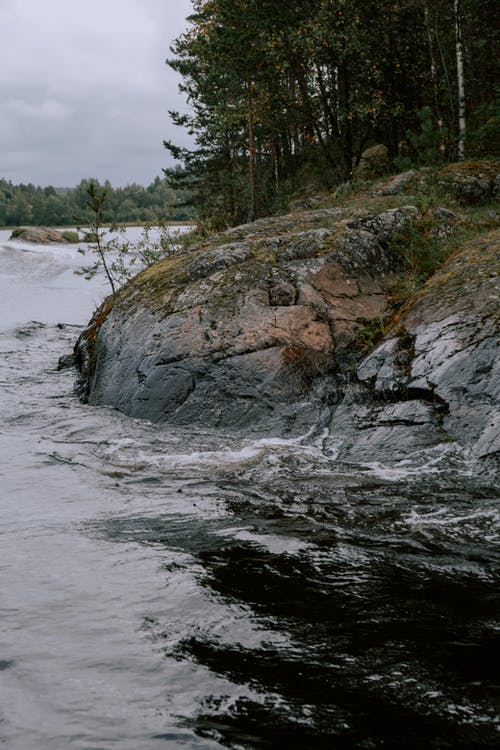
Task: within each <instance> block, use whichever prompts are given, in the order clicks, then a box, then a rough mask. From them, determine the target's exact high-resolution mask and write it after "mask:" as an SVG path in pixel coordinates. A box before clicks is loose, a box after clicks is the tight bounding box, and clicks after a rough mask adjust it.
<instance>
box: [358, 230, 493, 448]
mask: <svg viewBox="0 0 500 750" xmlns="http://www.w3.org/2000/svg"><path fill="white" fill-rule="evenodd" d="M499 260H500V239H499V237H498V233H497V232H495V233H491V234H489V235H486V236H483V237H482V238H480V239H477V240H475V241H472V242H470V243H468V244H467V245H466V246H465V247H464V248H462V249H461V251H459V252H457V253H456V254H454V255H453V256H452V257H451V258H450V259H449V260H448V261H447V263H445V265H444V266H443V268H442V269H441V270H440V271H439V273H437V274H436V275H435V276H433V277H432V278H431V279H430V280H429V281H428V282H427V284H426V285H425V286H424V288H423V290H422V292H421V294H420V296H419V298H418V299H417V300H416V301H415V302H414V303H413V304H412V305H411V306H410V307H409V309H408V310H407V311H406V314H405V315H404V316H403V317H402V319H401V322H400V324H399V326H398V327H397V328H396V330H395V332H394V333H393V334H392V335H390V336H388V337H387V338H386V339H385V340H384V342H383V343H382V344H381V345H380V346H379V347H377V348H376V349H375V351H374V352H373V353H371V354H370V355H369V356H368V357H366V358H365V359H364V360H363V361H362V362H361V363H360V365H359V366H358V369H357V376H358V379H359V380H360V381H361V382H362V383H365V384H367V385H368V386H369V388H370V390H371V392H372V393H373V395H374V396H375V399H376V398H377V397H378V398H379V399H380V401H381V403H380V404H379V405H378V406H375V407H374V406H372V407H371V408H370V409H369V412H368V413H367V414H366V415H365V424H364V425H363V426H364V428H365V431H364V434H363V435H356V434H355V433H353V435H352V442H351V443H350V444H349V445H348V441H346V443H345V444H344V445H343V452H344V454H345V455H354V454H356V455H359V454H360V453H363V452H364V453H366V454H367V455H370V456H371V457H373V456H377V455H379V456H380V454H381V451H383V446H384V445H393V446H395V447H396V448H398V449H399V451H400V452H401V451H404V450H412V449H414V448H415V447H424V446H425V445H426V444H433V443H435V442H439V440H443V439H445V440H447V441H454V442H457V443H458V444H460V445H462V446H469V448H470V452H471V454H472V455H474V456H476V457H483V456H487V455H492V454H494V453H496V452H498V451H499V450H500V412H499V407H500V359H499V357H498V354H499V352H498V334H499V309H498V304H499V292H500V285H499V278H498V271H499V270H500V268H499ZM367 427H371V428H372V429H371V430H369V429H366V428H367ZM402 428H404V429H403V430H402ZM400 432H403V433H404V440H402V441H400V440H399V438H398V433H400Z"/></svg>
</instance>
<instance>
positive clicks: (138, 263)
mask: <svg viewBox="0 0 500 750" xmlns="http://www.w3.org/2000/svg"><path fill="white" fill-rule="evenodd" d="M107 200H108V192H107V190H106V189H100V188H99V187H98V185H97V184H95V183H93V182H90V183H89V185H88V187H87V208H88V209H89V211H91V213H92V216H93V219H92V221H91V222H90V224H89V226H87V227H85V228H84V229H83V233H84V237H85V241H86V242H88V243H89V245H88V247H87V251H88V252H91V253H93V254H94V255H97V259H96V260H95V261H94V262H93V263H91V264H90V265H87V266H83V267H82V268H81V271H80V273H81V274H83V275H84V276H85V278H86V279H91V278H93V276H95V274H96V273H97V272H98V271H99V269H100V268H101V267H102V268H103V270H104V273H105V274H106V278H107V280H108V282H109V285H110V287H111V292H112V294H115V293H116V291H117V288H118V286H120V285H122V284H123V283H124V282H125V281H127V280H128V279H130V278H131V277H132V276H134V275H135V274H136V273H137V272H138V271H140V270H142V269H143V268H146V267H148V266H150V265H152V264H153V263H157V262H158V261H159V260H161V259H162V258H165V257H167V256H169V255H171V254H172V253H174V252H175V251H176V249H177V242H178V238H179V233H178V231H177V232H175V230H174V231H171V230H170V229H169V227H168V226H166V225H165V224H160V225H158V226H151V225H146V226H144V227H143V229H142V232H141V235H140V237H139V239H138V240H136V241H135V242H131V241H130V240H128V239H127V237H126V229H124V228H123V227H121V226H120V225H117V224H112V225H111V226H110V227H109V228H103V216H104V214H105V209H106V202H107ZM65 234H76V233H71V232H69V233H65ZM76 236H77V237H78V234H76ZM87 251H86V250H81V252H82V253H83V254H85V252H87Z"/></svg>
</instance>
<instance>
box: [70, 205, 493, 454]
mask: <svg viewBox="0 0 500 750" xmlns="http://www.w3.org/2000/svg"><path fill="white" fill-rule="evenodd" d="M435 214H436V220H438V219H439V217H440V214H439V210H438V212H435ZM416 216H418V212H417V209H416V208H415V207H413V206H404V207H399V208H395V209H391V210H387V211H384V212H382V213H379V214H376V215H366V214H365V215H364V214H363V212H362V211H356V210H355V209H352V208H351V209H350V211H349V212H346V211H345V210H344V209H323V210H321V211H320V210H317V211H310V212H304V213H303V214H294V215H293V216H291V215H287V216H282V217H277V218H274V219H266V220H261V221H257V222H254V223H253V224H251V225H248V226H246V227H238V228H236V229H233V230H228V231H227V232H225V233H223V234H222V235H219V236H218V237H217V238H216V239H215V240H214V241H212V242H211V243H207V244H206V245H199V246H197V247H195V248H193V249H192V250H190V251H185V252H183V253H180V254H178V255H175V256H173V257H170V258H168V259H166V260H164V261H162V262H161V263H160V264H157V265H156V266H153V267H152V268H149V269H147V270H146V271H144V272H143V273H141V274H139V276H138V277H136V278H135V279H134V280H132V282H130V283H129V284H128V285H127V286H126V287H125V288H124V289H123V290H121V291H120V292H119V293H118V294H117V295H116V297H115V298H114V299H112V300H111V299H110V300H108V301H107V303H105V304H104V305H103V306H102V307H101V308H100V309H99V310H98V311H97V313H96V315H95V318H94V320H93V321H92V322H91V324H90V326H89V328H88V329H87V331H86V332H85V333H84V334H83V335H82V337H81V338H80V340H79V342H78V345H77V348H76V355H77V362H78V364H79V367H80V370H81V373H82V377H81V380H80V388H81V392H82V395H83V396H84V397H86V398H88V400H89V401H90V402H91V403H95V404H98V403H102V404H108V405H112V406H115V407H117V408H118V409H120V410H122V411H124V412H125V413H127V414H129V415H131V416H134V417H140V418H147V419H151V420H154V421H158V420H165V421H169V422H171V423H175V424H183V425H196V424H198V425H203V426H211V427H221V428H226V427H227V428H231V429H232V430H234V429H242V430H244V431H245V434H250V433H251V432H252V431H254V430H255V431H256V432H258V433H263V432H268V433H269V432H271V433H274V434H281V435H282V434H300V433H301V432H303V431H306V430H307V429H309V428H311V427H312V426H314V427H315V428H316V429H317V430H319V431H324V432H325V434H327V435H328V438H327V439H328V440H329V441H330V444H331V446H332V449H334V450H335V453H336V454H337V455H338V456H339V457H340V458H341V459H344V460H354V461H360V460H365V461H374V460H381V461H390V460H391V459H399V458H402V457H404V456H406V455H408V454H410V453H411V452H413V451H414V450H418V449H421V448H426V447H429V446H433V445H436V444H438V443H440V442H443V441H445V442H455V443H457V444H459V445H461V446H465V447H467V446H468V447H470V451H471V452H472V453H473V454H474V455H475V456H477V457H484V456H491V455H492V454H493V453H494V452H495V451H497V450H498V448H499V445H498V426H499V425H498V404H499V396H500V394H499V383H500V372H499V371H498V366H499V365H498V357H497V356H496V355H497V349H496V347H497V335H498V308H497V305H498V291H499V290H498V276H497V273H498V257H499V253H500V241H499V239H498V236H497V234H496V233H490V234H489V235H483V236H482V237H481V238H480V239H477V240H475V241H472V242H470V243H468V244H466V245H465V246H464V247H462V248H461V249H460V250H459V251H457V252H455V253H454V254H453V255H452V256H451V257H450V259H449V260H448V261H447V263H446V264H445V265H444V266H443V267H442V269H441V270H440V271H439V272H438V273H437V274H435V275H434V276H433V277H432V278H431V279H430V280H429V281H428V282H427V284H426V285H425V286H424V287H423V288H422V290H421V291H420V293H419V294H418V296H417V298H416V299H414V300H413V301H412V303H411V304H408V305H407V306H406V307H405V308H404V309H403V310H402V311H400V313H399V318H398V320H397V321H396V320H394V321H393V327H392V329H391V332H390V333H389V334H388V335H387V336H386V337H385V338H384V339H383V340H382V342H381V343H380V345H379V346H377V347H376V348H375V349H374V350H373V351H372V352H371V353H370V354H368V355H367V356H364V357H362V355H361V354H360V346H359V341H360V332H362V331H363V330H364V327H365V326H366V324H367V323H369V324H370V325H373V323H374V321H375V322H376V321H379V320H382V318H383V317H384V316H385V315H386V313H387V312H388V310H389V309H390V295H391V290H392V286H393V282H394V277H395V274H396V273H397V272H398V271H401V259H400V257H399V255H398V254H396V253H395V251H394V250H393V249H392V245H391V237H392V236H393V234H394V233H395V232H399V231H400V230H401V227H402V226H403V224H404V223H405V221H406V220H407V218H408V217H416ZM451 217H452V218H455V217H454V214H451ZM443 222H444V224H445V225H446V226H448V224H449V222H450V212H449V211H444V214H443ZM360 360H361V361H360ZM495 410H496V411H495Z"/></svg>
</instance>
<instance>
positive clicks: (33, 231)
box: [10, 227, 66, 245]
mask: <svg viewBox="0 0 500 750" xmlns="http://www.w3.org/2000/svg"><path fill="white" fill-rule="evenodd" d="M10 239H11V240H22V241H23V242H33V243H36V244H37V245H50V244H57V245H65V244H66V240H65V238H64V236H63V233H62V232H59V231H58V230H57V229H47V228H46V227H19V228H18V229H14V231H13V232H12V234H11V236H10Z"/></svg>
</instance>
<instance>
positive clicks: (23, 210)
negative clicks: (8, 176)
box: [0, 177, 194, 227]
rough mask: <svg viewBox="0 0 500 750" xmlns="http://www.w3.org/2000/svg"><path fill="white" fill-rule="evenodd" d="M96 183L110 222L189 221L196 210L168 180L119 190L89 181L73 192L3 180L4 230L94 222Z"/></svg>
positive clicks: (0, 181)
mask: <svg viewBox="0 0 500 750" xmlns="http://www.w3.org/2000/svg"><path fill="white" fill-rule="evenodd" d="M90 184H93V185H95V186H96V187H97V188H98V189H100V190H101V191H103V190H104V191H105V193H106V197H105V200H104V203H103V208H102V220H103V221H104V222H105V223H113V222H118V223H143V222H144V223H151V224H157V223H159V222H164V221H177V222H179V221H187V220H189V219H191V218H193V215H194V214H193V209H192V208H191V207H190V206H188V205H186V202H187V200H188V193H187V192H186V190H175V189H173V188H172V187H171V186H170V184H169V181H168V180H166V179H162V178H160V177H157V178H156V179H155V180H154V181H153V182H152V183H151V184H150V185H148V186H147V187H144V186H143V185H138V184H136V183H133V184H131V185H127V186H126V187H118V188H114V187H113V186H112V185H111V184H110V183H109V182H108V181H106V182H105V183H104V184H103V185H102V186H101V185H100V184H99V181H98V180H95V179H84V180H81V181H80V182H79V184H78V185H77V186H76V187H74V188H56V187H52V186H48V187H39V186H35V185H32V184H27V185H24V184H21V185H14V184H12V182H10V181H7V180H4V179H0V226H23V225H30V226H61V227H64V226H74V225H75V224H87V223H91V222H92V221H93V219H94V214H93V212H92V210H91V209H90V208H89V205H88V201H89V195H88V188H89V185H90Z"/></svg>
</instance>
